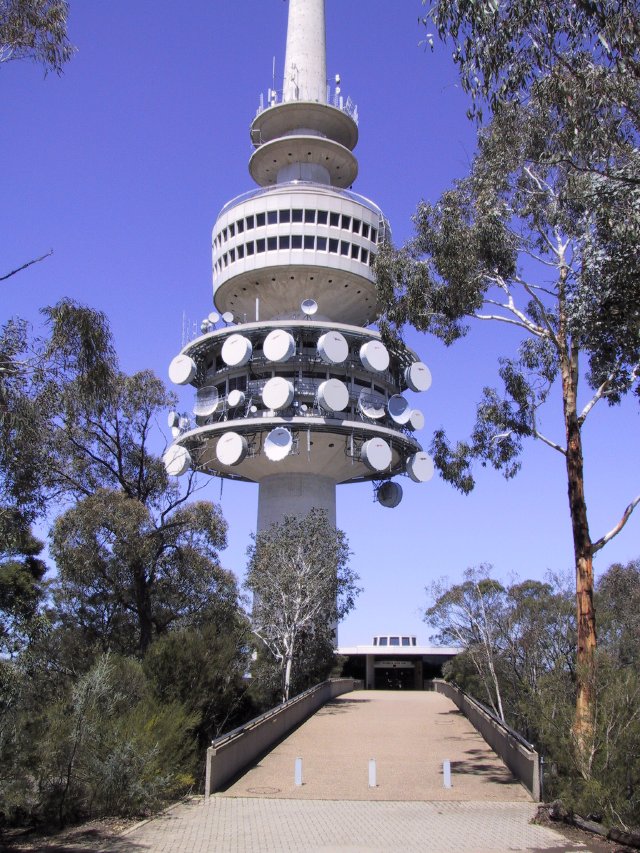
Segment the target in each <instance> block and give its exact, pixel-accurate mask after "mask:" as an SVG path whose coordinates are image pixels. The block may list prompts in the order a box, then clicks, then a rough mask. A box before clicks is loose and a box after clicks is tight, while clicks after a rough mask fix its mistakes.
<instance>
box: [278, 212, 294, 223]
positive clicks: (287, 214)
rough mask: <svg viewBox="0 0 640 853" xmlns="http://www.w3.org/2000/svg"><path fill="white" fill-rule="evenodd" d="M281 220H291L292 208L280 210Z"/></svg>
mask: <svg viewBox="0 0 640 853" xmlns="http://www.w3.org/2000/svg"><path fill="white" fill-rule="evenodd" d="M280 222H291V211H290V210H281V211H280Z"/></svg>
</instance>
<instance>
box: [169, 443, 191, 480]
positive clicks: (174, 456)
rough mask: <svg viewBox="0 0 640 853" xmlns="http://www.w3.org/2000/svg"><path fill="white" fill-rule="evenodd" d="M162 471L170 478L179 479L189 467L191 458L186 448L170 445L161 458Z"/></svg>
mask: <svg viewBox="0 0 640 853" xmlns="http://www.w3.org/2000/svg"><path fill="white" fill-rule="evenodd" d="M162 461H163V462H164V469H165V471H166V472H167V474H168V475H169V476H170V477H180V476H181V475H182V474H184V472H185V471H187V470H188V469H189V466H190V465H191V456H190V454H189V451H188V450H187V448H186V447H182V446H181V445H180V444H172V445H171V447H170V448H169V449H168V450H167V452H166V453H165V454H164V456H163V457H162Z"/></svg>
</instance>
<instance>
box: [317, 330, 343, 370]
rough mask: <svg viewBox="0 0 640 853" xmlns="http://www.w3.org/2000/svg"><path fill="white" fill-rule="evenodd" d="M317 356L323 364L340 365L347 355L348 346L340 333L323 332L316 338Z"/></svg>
mask: <svg viewBox="0 0 640 853" xmlns="http://www.w3.org/2000/svg"><path fill="white" fill-rule="evenodd" d="M318 355H319V356H320V358H321V359H322V360H323V361H324V363H325V364H341V363H342V362H343V361H346V360H347V357H348V355H349V344H348V343H347V339H346V338H345V336H344V335H342V334H340V332H325V334H324V335H321V336H320V337H319V338H318Z"/></svg>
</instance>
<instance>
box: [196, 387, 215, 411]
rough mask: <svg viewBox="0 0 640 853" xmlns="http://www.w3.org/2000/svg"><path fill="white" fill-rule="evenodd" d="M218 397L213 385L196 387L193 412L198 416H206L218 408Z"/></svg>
mask: <svg viewBox="0 0 640 853" xmlns="http://www.w3.org/2000/svg"><path fill="white" fill-rule="evenodd" d="M219 402H220V398H219V396H218V389H217V388H216V386H215V385H204V386H203V387H202V388H198V392H197V394H196V399H195V402H194V404H193V414H194V415H195V416H196V417H198V418H208V417H209V416H210V415H212V414H213V413H214V412H215V410H216V409H217V408H218V403H219Z"/></svg>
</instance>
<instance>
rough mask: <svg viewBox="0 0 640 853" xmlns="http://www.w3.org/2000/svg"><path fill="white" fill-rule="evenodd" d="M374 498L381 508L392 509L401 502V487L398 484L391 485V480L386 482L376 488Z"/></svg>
mask: <svg viewBox="0 0 640 853" xmlns="http://www.w3.org/2000/svg"><path fill="white" fill-rule="evenodd" d="M376 498H377V499H378V503H379V504H380V505H381V506H386V507H388V508H389V509H393V508H394V507H396V506H398V504H399V503H400V501H401V500H402V486H401V485H400V483H392V482H391V480H387V481H386V482H385V483H382V485H381V486H379V487H378V489H377V491H376Z"/></svg>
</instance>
